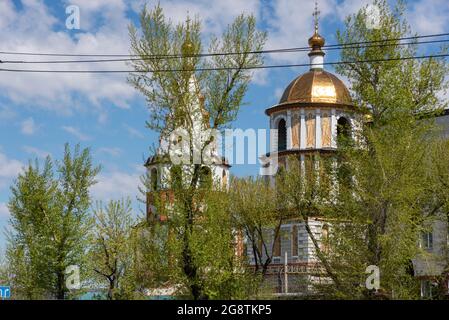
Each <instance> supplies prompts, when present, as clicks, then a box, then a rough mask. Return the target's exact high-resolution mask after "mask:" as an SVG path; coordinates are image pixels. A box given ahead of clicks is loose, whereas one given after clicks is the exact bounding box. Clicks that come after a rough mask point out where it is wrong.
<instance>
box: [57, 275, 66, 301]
mask: <svg viewBox="0 0 449 320" xmlns="http://www.w3.org/2000/svg"><path fill="white" fill-rule="evenodd" d="M57 277H58V279H57V283H56V286H57V292H56V298H57V299H58V300H64V299H65V283H64V282H65V281H64V278H65V277H64V272H61V271H59V272H58V274H57Z"/></svg>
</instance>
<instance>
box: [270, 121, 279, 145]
mask: <svg viewBox="0 0 449 320" xmlns="http://www.w3.org/2000/svg"><path fill="white" fill-rule="evenodd" d="M277 143H278V141H277V131H276V128H275V127H274V117H273V115H271V116H270V146H271V147H270V152H275V151H277V150H278V148H277Z"/></svg>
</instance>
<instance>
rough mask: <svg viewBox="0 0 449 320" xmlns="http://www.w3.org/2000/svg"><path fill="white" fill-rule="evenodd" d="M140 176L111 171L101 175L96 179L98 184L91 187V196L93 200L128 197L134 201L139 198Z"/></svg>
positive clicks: (136, 173) (138, 174)
mask: <svg viewBox="0 0 449 320" xmlns="http://www.w3.org/2000/svg"><path fill="white" fill-rule="evenodd" d="M140 176H141V174H140V173H138V172H135V173H126V172H122V171H118V170H117V171H111V172H108V173H101V174H100V175H99V176H98V177H97V181H98V183H97V184H95V185H94V186H93V187H92V195H93V198H94V199H95V200H103V201H108V200H113V199H120V198H126V197H130V199H131V200H135V199H136V197H140V196H141V195H140V194H139V190H138V186H139V184H140Z"/></svg>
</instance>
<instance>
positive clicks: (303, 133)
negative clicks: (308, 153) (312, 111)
mask: <svg viewBox="0 0 449 320" xmlns="http://www.w3.org/2000/svg"><path fill="white" fill-rule="evenodd" d="M300 130H301V134H300V141H299V148H300V149H305V148H306V115H305V113H304V109H301V129H300Z"/></svg>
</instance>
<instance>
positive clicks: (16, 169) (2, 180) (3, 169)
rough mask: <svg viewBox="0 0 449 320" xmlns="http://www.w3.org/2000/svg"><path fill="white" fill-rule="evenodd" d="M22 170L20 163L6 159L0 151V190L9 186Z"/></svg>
mask: <svg viewBox="0 0 449 320" xmlns="http://www.w3.org/2000/svg"><path fill="white" fill-rule="evenodd" d="M22 168H23V164H22V162H20V161H18V160H15V159H10V158H8V157H7V156H6V155H5V154H4V153H2V151H1V150H0V189H2V188H4V187H5V186H7V185H9V184H10V183H11V181H12V180H13V179H14V178H15V177H17V175H18V174H19V173H20V172H21V171H22Z"/></svg>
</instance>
